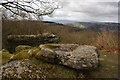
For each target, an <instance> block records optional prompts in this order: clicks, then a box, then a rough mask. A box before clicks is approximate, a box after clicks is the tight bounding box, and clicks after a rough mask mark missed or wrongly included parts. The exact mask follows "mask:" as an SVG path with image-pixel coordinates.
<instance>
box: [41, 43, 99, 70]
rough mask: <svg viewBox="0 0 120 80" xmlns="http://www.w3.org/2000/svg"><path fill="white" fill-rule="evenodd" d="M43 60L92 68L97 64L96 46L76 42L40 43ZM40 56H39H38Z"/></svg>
mask: <svg viewBox="0 0 120 80" xmlns="http://www.w3.org/2000/svg"><path fill="white" fill-rule="evenodd" d="M40 49H41V56H42V59H43V60H46V61H48V62H53V63H57V64H62V65H66V66H69V67H72V68H75V69H93V68H96V67H97V66H98V61H99V55H98V52H97V48H96V47H94V46H88V45H80V46H79V45H77V44H45V45H40ZM40 58H41V57H40Z"/></svg>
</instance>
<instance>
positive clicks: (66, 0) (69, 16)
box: [44, 0, 119, 22]
mask: <svg viewBox="0 0 120 80" xmlns="http://www.w3.org/2000/svg"><path fill="white" fill-rule="evenodd" d="M118 2H119V0H63V1H62V2H61V4H62V8H60V9H57V10H56V11H55V12H54V13H53V14H52V17H48V16H44V20H45V21H59V20H70V21H80V22H118Z"/></svg>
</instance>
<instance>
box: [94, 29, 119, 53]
mask: <svg viewBox="0 0 120 80" xmlns="http://www.w3.org/2000/svg"><path fill="white" fill-rule="evenodd" d="M95 45H96V46H97V47H98V48H100V49H102V50H106V51H109V52H115V53H117V51H118V32H116V31H106V30H101V31H100V32H99V33H98V35H97V38H96V42H95Z"/></svg>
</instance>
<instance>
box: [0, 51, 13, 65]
mask: <svg viewBox="0 0 120 80" xmlns="http://www.w3.org/2000/svg"><path fill="white" fill-rule="evenodd" d="M0 56H1V57H0V58H1V59H0V60H1V61H0V64H5V63H7V62H8V61H9V60H10V58H11V57H12V56H14V55H13V54H11V53H9V51H7V50H2V51H0Z"/></svg>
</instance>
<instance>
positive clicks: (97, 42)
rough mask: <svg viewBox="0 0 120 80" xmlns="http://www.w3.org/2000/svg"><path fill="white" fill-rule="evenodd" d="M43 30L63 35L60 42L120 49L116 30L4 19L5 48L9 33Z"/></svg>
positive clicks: (34, 32)
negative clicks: (98, 29)
mask: <svg viewBox="0 0 120 80" xmlns="http://www.w3.org/2000/svg"><path fill="white" fill-rule="evenodd" d="M43 32H49V33H55V34H57V35H58V36H60V37H61V41H60V43H77V44H85V45H94V46H97V47H98V48H99V49H104V50H107V51H112V52H115V51H116V50H118V35H117V34H118V33H117V32H115V31H105V30H101V32H95V31H92V30H84V31H83V30H82V31H75V30H74V28H73V27H68V26H63V25H57V24H51V23H44V22H40V21H3V48H6V46H5V44H6V36H7V35H9V34H39V33H43Z"/></svg>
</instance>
